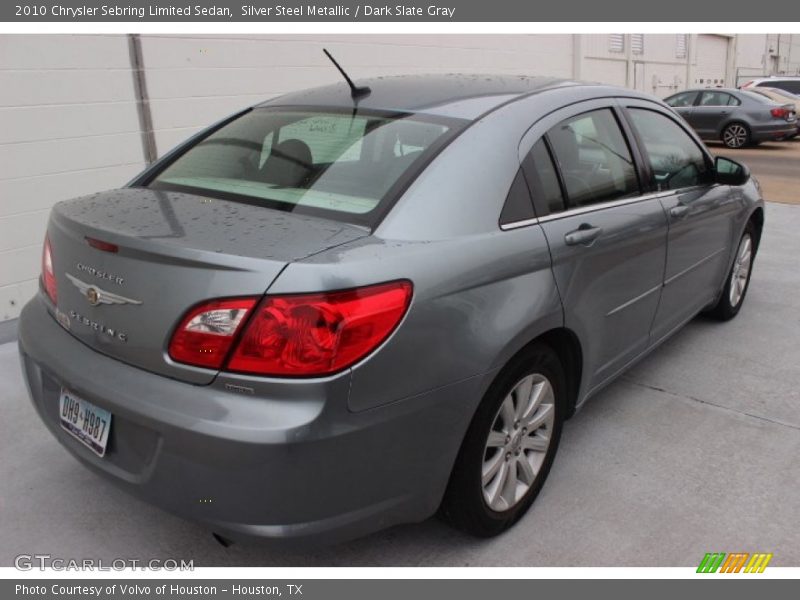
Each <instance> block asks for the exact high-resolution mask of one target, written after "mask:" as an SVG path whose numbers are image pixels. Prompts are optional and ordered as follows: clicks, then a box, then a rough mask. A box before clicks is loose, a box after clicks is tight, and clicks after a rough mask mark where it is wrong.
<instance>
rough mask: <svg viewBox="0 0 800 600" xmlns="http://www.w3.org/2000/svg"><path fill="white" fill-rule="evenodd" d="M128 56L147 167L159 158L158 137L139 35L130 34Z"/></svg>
mask: <svg viewBox="0 0 800 600" xmlns="http://www.w3.org/2000/svg"><path fill="white" fill-rule="evenodd" d="M128 55H129V57H130V63H131V73H132V75H133V91H134V94H135V95H136V113H137V114H138V116H139V131H140V133H141V137H142V154H143V155H144V161H145V163H146V164H147V165H149V164H151V163H152V162H154V161H155V160H156V158H158V152H157V151H156V136H155V133H154V132H153V116H152V114H151V112H150V98H149V97H148V95H147V81H146V79H145V71H144V60H143V58H142V40H141V37H140V36H139V35H138V34H135V33H131V34H128Z"/></svg>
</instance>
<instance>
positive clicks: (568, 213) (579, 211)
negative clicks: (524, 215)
mask: <svg viewBox="0 0 800 600" xmlns="http://www.w3.org/2000/svg"><path fill="white" fill-rule="evenodd" d="M680 191H681V190H666V191H661V192H653V193H651V194H645V195H644V196H636V197H635V198H622V199H620V200H610V201H608V202H599V203H597V204H590V205H588V206H579V207H577V208H570V209H569V210H563V211H561V212H557V213H553V214H550V215H545V216H543V217H537V218H534V219H524V220H522V221H513V222H511V223H505V224H503V225H500V229H502V230H503V231H509V230H511V229H519V228H521V227H529V226H530V225H537V224H539V223H548V222H550V221H557V220H558V219H566V218H568V217H573V216H577V215H583V214H587V213H592V212H595V211H598V210H605V209H608V208H616V207H617V206H626V205H628V204H637V203H639V202H646V201H647V200H653V199H656V198H665V197H667V196H672V195H673V194H676V193H678V192H680Z"/></svg>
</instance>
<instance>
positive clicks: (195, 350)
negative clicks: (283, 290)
mask: <svg viewBox="0 0 800 600" xmlns="http://www.w3.org/2000/svg"><path fill="white" fill-rule="evenodd" d="M256 302H258V298H230V299H224V300H213V301H211V302H206V303H205V304H202V305H200V306H196V307H195V308H193V309H192V310H190V311H189V312H188V313H187V314H186V316H185V317H184V318H183V320H182V321H181V323H180V325H178V328H177V329H176V330H175V333H174V334H173V335H172V340H171V341H170V343H169V355H170V357H171V358H172V360H175V361H178V362H182V363H188V364H190V365H195V366H198V367H209V368H213V369H219V368H221V367H222V363H223V361H224V360H225V357H226V356H227V355H228V351H229V350H230V349H231V345H232V344H233V342H234V340H235V339H236V333H237V332H238V331H239V328H240V327H241V326H242V324H243V323H244V321H245V318H246V317H247V315H248V313H249V312H250V310H251V309H252V308H253V306H255V304H256Z"/></svg>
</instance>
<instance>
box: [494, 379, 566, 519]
mask: <svg viewBox="0 0 800 600" xmlns="http://www.w3.org/2000/svg"><path fill="white" fill-rule="evenodd" d="M554 422H555V394H554V392H553V386H552V385H551V384H550V381H549V380H548V379H547V378H546V377H544V376H543V375H540V374H538V373H534V374H530V375H527V376H526V377H524V378H523V379H521V380H520V381H518V382H517V383H516V385H514V387H513V388H512V389H511V392H509V394H508V395H507V396H506V397H505V399H504V400H503V402H502V404H501V405H500V408H499V410H498V411H497V415H496V416H495V418H494V422H493V424H492V428H491V430H490V431H489V436H488V438H487V440H486V446H485V449H484V455H483V456H484V458H483V466H482V473H481V475H482V479H481V483H482V485H483V498H484V500H485V502H486V504H487V506H488V507H489V508H490V509H492V510H494V511H497V512H502V511H506V510H509V509H510V508H513V507H514V506H515V505H516V504H518V503H519V502H520V501H521V500H522V499H523V498H524V497H525V494H527V492H528V490H530V489H531V486H532V485H533V483H534V481H535V480H536V476H537V475H538V473H539V471H540V470H541V468H542V464H543V463H544V460H545V457H546V456H547V450H548V449H549V448H550V444H551V441H552V432H553V424H554Z"/></svg>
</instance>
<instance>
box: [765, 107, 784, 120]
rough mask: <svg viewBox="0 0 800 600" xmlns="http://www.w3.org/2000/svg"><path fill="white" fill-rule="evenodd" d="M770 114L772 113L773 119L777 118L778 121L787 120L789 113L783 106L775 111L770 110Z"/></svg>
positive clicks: (774, 109)
mask: <svg viewBox="0 0 800 600" xmlns="http://www.w3.org/2000/svg"><path fill="white" fill-rule="evenodd" d="M769 112H770V114H771V115H772V116H773V117H775V118H776V119H785V118H786V114H787V113H788V112H789V111H787V110H786V109H785V108H783V107H782V106H780V107H778V108H773V109H772V110H770V111H769Z"/></svg>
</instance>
